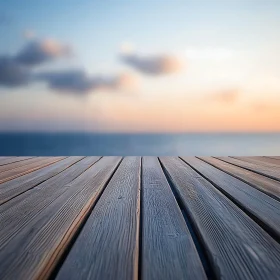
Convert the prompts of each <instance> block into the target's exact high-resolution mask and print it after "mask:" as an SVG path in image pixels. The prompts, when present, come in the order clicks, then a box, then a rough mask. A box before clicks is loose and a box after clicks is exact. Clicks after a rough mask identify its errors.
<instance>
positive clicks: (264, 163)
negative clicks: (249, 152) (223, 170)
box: [231, 157, 280, 168]
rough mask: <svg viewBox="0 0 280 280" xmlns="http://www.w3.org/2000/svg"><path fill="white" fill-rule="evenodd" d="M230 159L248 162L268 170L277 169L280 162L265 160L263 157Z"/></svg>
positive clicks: (270, 159)
mask: <svg viewBox="0 0 280 280" xmlns="http://www.w3.org/2000/svg"><path fill="white" fill-rule="evenodd" d="M231 158H235V159H239V160H242V161H246V162H250V163H253V164H258V165H261V166H262V167H268V168H270V167H272V168H274V167H276V168H279V167H280V166H279V165H280V161H279V160H277V159H272V158H265V157H231ZM273 161H274V162H273ZM275 162H276V163H275Z"/></svg>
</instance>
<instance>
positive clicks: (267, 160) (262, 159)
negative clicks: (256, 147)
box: [253, 157, 280, 165]
mask: <svg viewBox="0 0 280 280" xmlns="http://www.w3.org/2000/svg"><path fill="white" fill-rule="evenodd" d="M253 159H255V160H258V161H260V162H265V163H270V164H276V165H280V160H279V159H275V158H270V157H253Z"/></svg>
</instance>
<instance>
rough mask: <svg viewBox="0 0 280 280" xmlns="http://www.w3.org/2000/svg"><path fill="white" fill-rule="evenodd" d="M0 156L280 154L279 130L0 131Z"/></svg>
mask: <svg viewBox="0 0 280 280" xmlns="http://www.w3.org/2000/svg"><path fill="white" fill-rule="evenodd" d="M0 155H1V156H8V155H10V156H27V155H30V156H31V155H32V156H37V155H41V156H57V155H68V156H70V155H280V133H266V134H244V133H242V134H241V133H240V134H237V133H234V134H233V133H209V134H206V133H199V134H198V133H189V134H94V133H0Z"/></svg>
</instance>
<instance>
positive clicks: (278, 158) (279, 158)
mask: <svg viewBox="0 0 280 280" xmlns="http://www.w3.org/2000/svg"><path fill="white" fill-rule="evenodd" d="M268 158H273V159H277V160H280V156H279V157H276V156H275V157H271V156H269V157H268Z"/></svg>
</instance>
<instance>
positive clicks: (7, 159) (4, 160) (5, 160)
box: [0, 157, 31, 166]
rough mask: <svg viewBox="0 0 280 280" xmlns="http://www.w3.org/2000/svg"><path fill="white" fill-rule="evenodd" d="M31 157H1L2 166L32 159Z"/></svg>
mask: <svg viewBox="0 0 280 280" xmlns="http://www.w3.org/2000/svg"><path fill="white" fill-rule="evenodd" d="M30 158H31V157H1V158H0V166H2V165H6V164H10V163H13V162H17V161H22V160H26V159H30Z"/></svg>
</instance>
